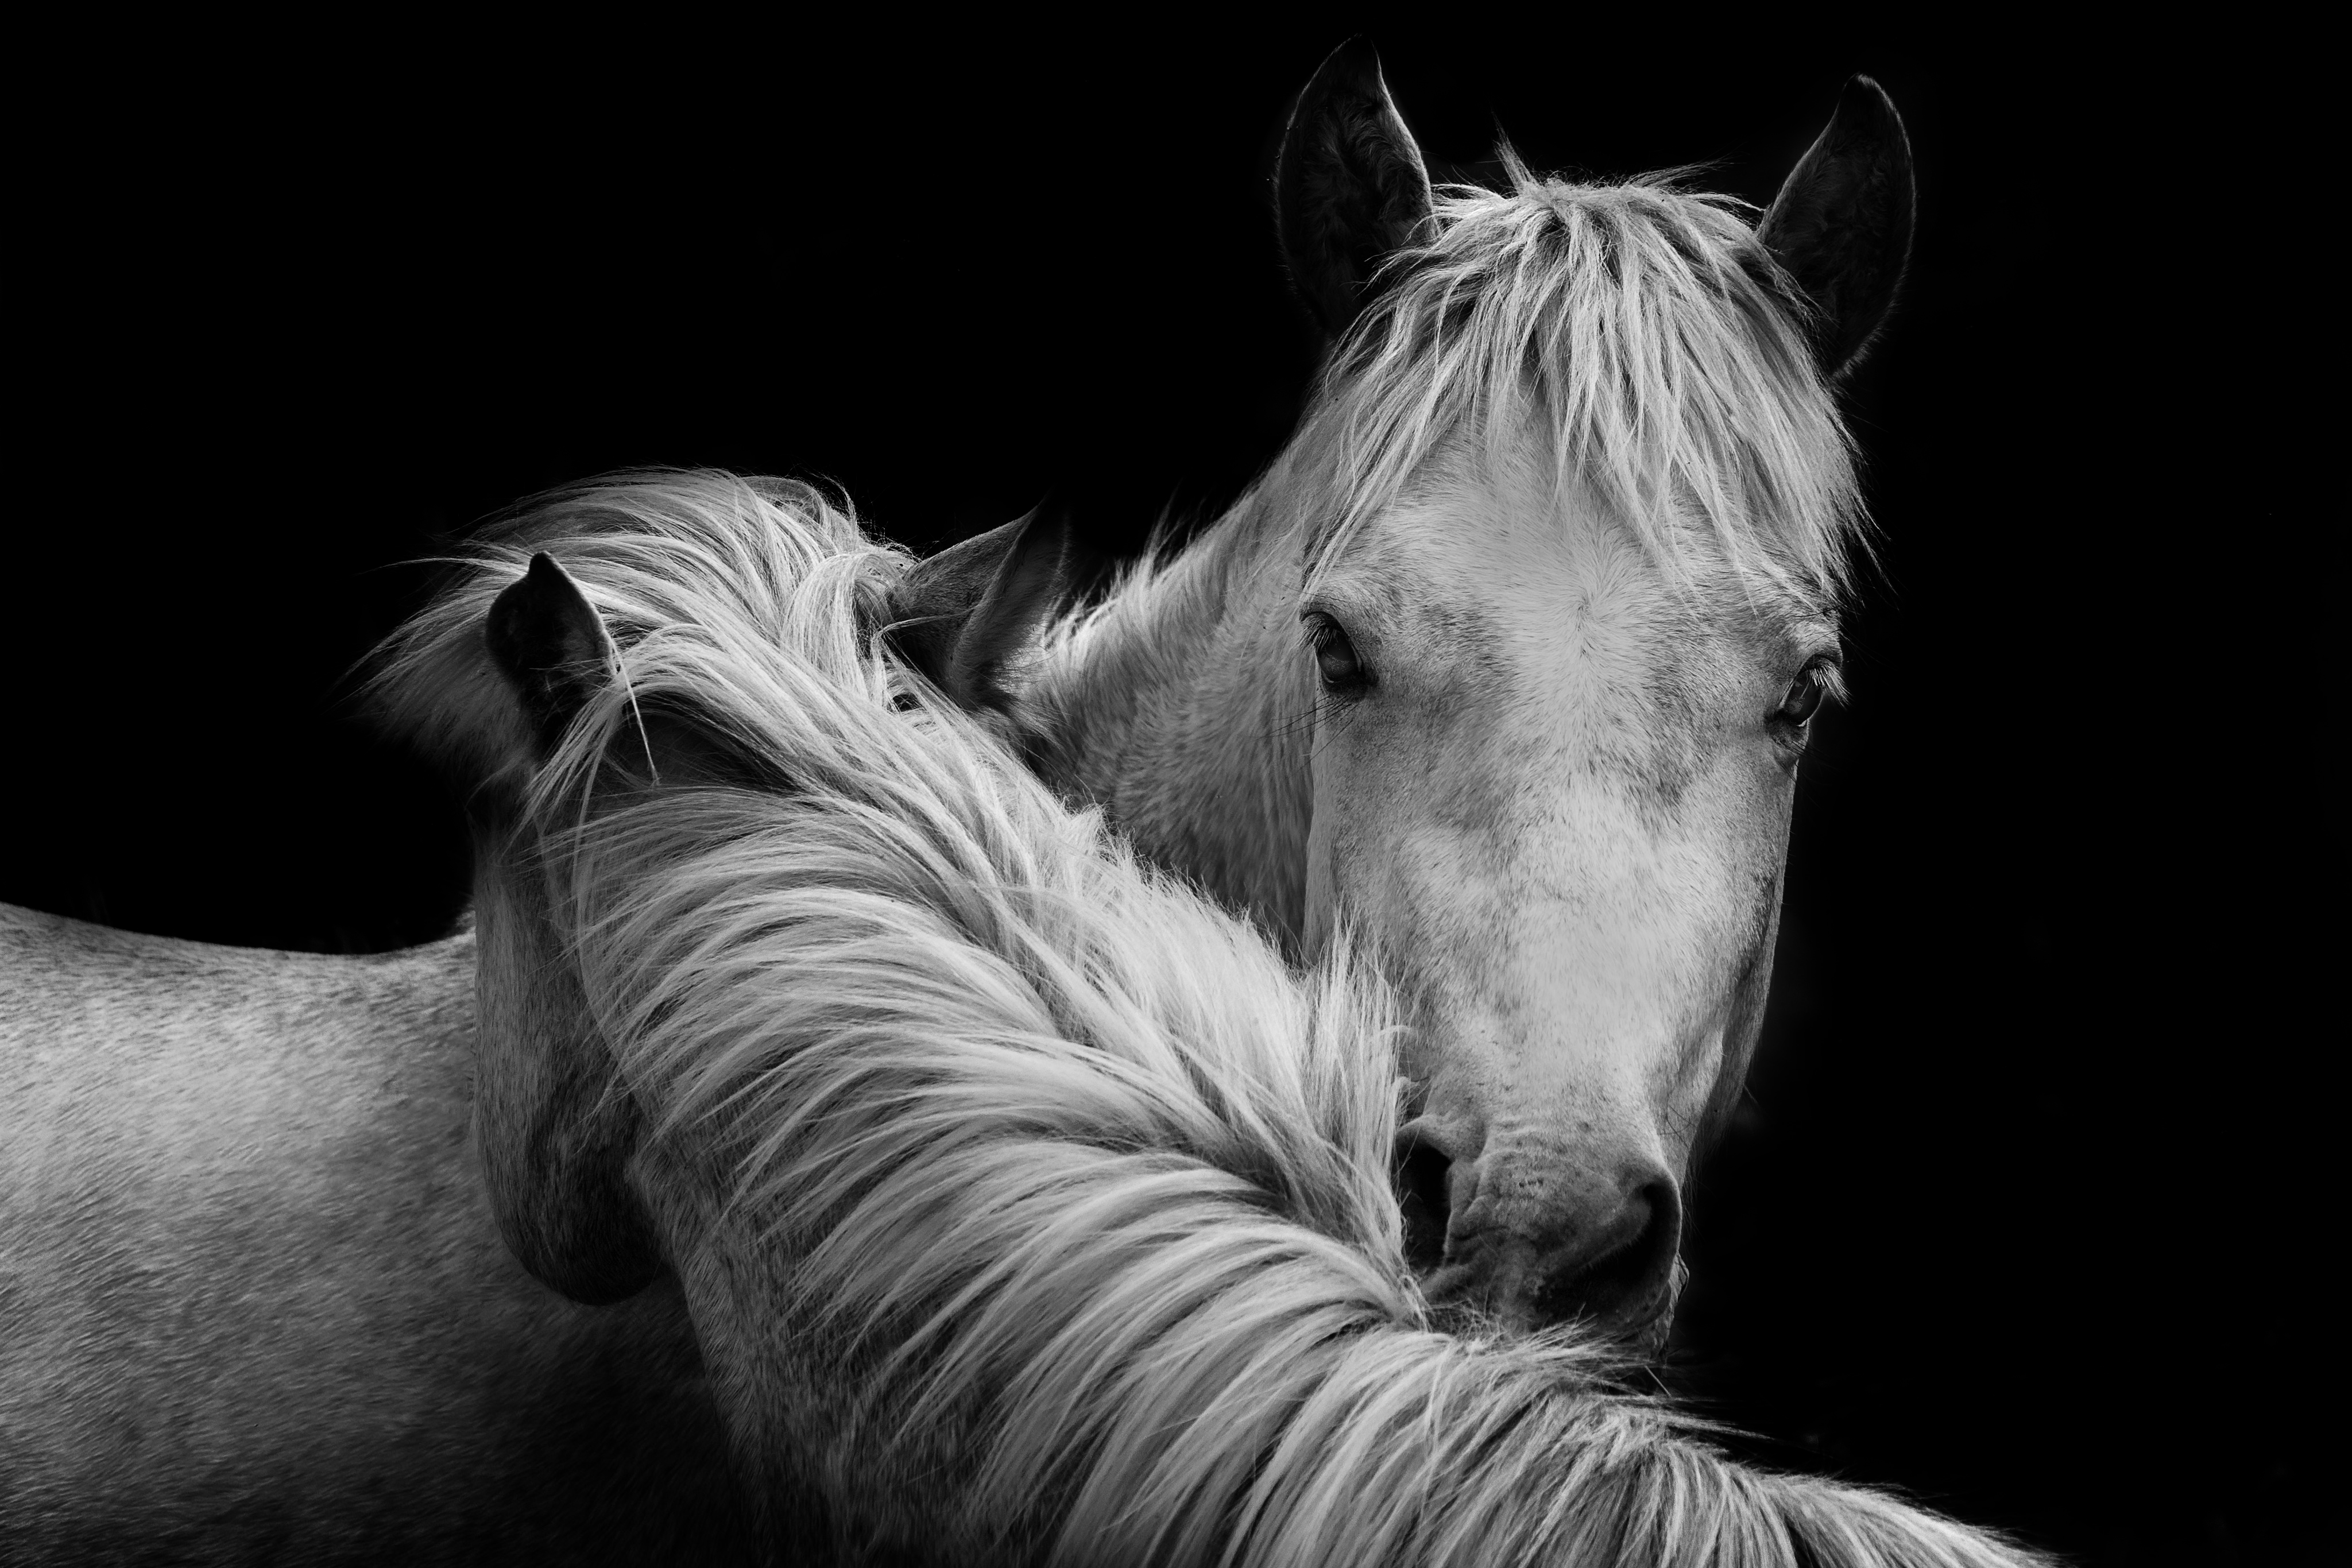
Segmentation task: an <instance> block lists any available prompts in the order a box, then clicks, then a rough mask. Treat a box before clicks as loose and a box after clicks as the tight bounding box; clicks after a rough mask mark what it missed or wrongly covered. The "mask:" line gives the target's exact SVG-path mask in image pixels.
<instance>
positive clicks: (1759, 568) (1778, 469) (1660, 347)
mask: <svg viewBox="0 0 2352 1568" xmlns="http://www.w3.org/2000/svg"><path fill="white" fill-rule="evenodd" d="M1503 156H1504V160H1505V164H1506V167H1507V172H1509V174H1510V176H1511V181H1512V190H1511V191H1510V193H1507V194H1503V193H1496V192H1493V191H1487V190H1484V189H1480V188H1478V187H1475V186H1456V187H1451V188H1448V189H1447V190H1445V191H1444V192H1442V193H1440V195H1439V197H1438V199H1437V202H1436V209H1435V225H1434V233H1433V235H1432V237H1431V238H1430V239H1429V241H1428V243H1427V244H1425V245H1423V246H1419V247H1416V248H1412V249H1409V250H1406V251H1404V252H1402V253H1400V254H1399V255H1398V256H1396V257H1395V258H1394V259H1393V260H1392V261H1391V263H1390V264H1389V275H1390V276H1391V277H1393V279H1394V283H1393V286H1392V287H1390V288H1389V289H1387V290H1386V292H1384V293H1382V294H1381V295H1380V296H1378V297H1377V298H1375V300H1374V301H1373V303H1372V304H1371V305H1370V307H1368V308H1367V309H1366V310H1365V312H1364V314H1363V316H1362V317H1361V318H1360V319H1359V320H1358V321H1357V323H1356V325H1355V327H1354V328H1353V329H1351V330H1350V331H1349V334H1348V336H1347V338H1346V339H1345V340H1343V341H1342V342H1341V343H1340V345H1339V349H1338V350H1337V351H1336V352H1335V353H1334V354H1333V356H1332V359H1331V362H1330V366H1329V368H1328V371H1327V373H1326V378H1325V383H1324V390H1323V392H1322V394H1321V396H1320V397H1319V398H1318V405H1317V410H1316V412H1315V413H1313V414H1311V415H1310V417H1309V424H1308V430H1307V434H1305V435H1304V436H1303V437H1302V440H1303V442H1305V443H1307V444H1314V445H1318V446H1336V447H1337V448H1338V451H1339V459H1338V462H1337V466H1336V472H1337V475H1338V486H1337V490H1338V493H1337V494H1336V495H1335V497H1333V501H1332V505H1331V509H1330V510H1329V511H1328V514H1326V515H1325V516H1323V517H1320V518H1319V519H1318V523H1317V526H1316V528H1315V529H1314V533H1313V537H1312V538H1311V540H1310V545H1311V548H1313V549H1314V550H1315V551H1316V553H1317V554H1318V555H1319V556H1321V557H1323V558H1324V559H1328V554H1329V552H1330V550H1331V549H1332V548H1334V547H1335V546H1336V545H1337V543H1338V542H1339V540H1341V539H1342V538H1345V537H1346V536H1347V535H1348V534H1349V533H1350V532H1351V531H1352V530H1354V529H1355V528H1358V527H1359V526H1360V525H1361V524H1362V522H1363V521H1364V520H1365V519H1366V518H1367V517H1370V516H1371V515H1372V514H1373V513H1374V512H1377V511H1378V510H1379V509H1381V507H1384V506H1386V505H1387V504H1388V503H1389V502H1390V501H1391V500H1392V499H1393V498H1394V497H1396V496H1397V494H1398V493H1399V491H1400V490H1401V489H1402V486H1405V485H1406V484H1407V483H1408V482H1409V481H1410V480H1411V479H1412V476H1413V475H1414V474H1415V473H1416V472H1417V471H1418V470H1419V469H1420V468H1421V467H1422V465H1423V464H1424V463H1425V462H1426V461H1427V460H1428V459H1429V458H1430V456H1431V455H1433V453H1434V452H1436V451H1437V450H1439V449H1440V448H1441V447H1442V446H1444V445H1445V444H1448V443H1449V442H1460V443H1464V444H1469V445H1472V446H1474V447H1475V446H1484V447H1485V448H1486V450H1487V451H1488V452H1490V453H1500V452H1502V451H1504V450H1506V449H1507V448H1508V447H1509V446H1511V445H1512V444H1517V443H1519V442H1523V441H1527V440H1530V439H1531V440H1533V441H1535V442H1537V443H1538V444H1539V446H1540V448H1541V449H1542V450H1544V451H1546V452H1547V453H1548V454H1549V457H1550V458H1551V461H1552V462H1553V464H1554V465H1555V467H1556V470H1557V473H1558V476H1559V480H1560V481H1561V482H1562V483H1563V484H1567V483H1580V484H1581V485H1583V486H1586V487H1587V489H1588V490H1589V492H1590V493H1591V494H1592V495H1594V496H1595V497H1598V498H1599V500H1600V501H1601V504H1603V505H1604V506H1606V507H1609V508H1610V509H1611V510H1612V512H1614V513H1615V514H1616V515H1618V516H1619V517H1622V518H1624V519H1625V520H1626V521H1627V522H1628V523H1629V524H1631V526H1632V527H1633V528H1634V529H1635V530H1636V531H1637V533H1639V534H1640V536H1641V537H1642V538H1643V540H1644V542H1645V543H1647V544H1648V545H1649V546H1650V547H1651V549H1653V550H1654V552H1655V553H1657V554H1658V556H1659V557H1660V559H1663V560H1665V561H1668V562H1672V561H1675V559H1678V558H1679V557H1680V556H1682V555H1683V554H1684V553H1685V552H1684V551H1683V550H1681V549H1679V548H1678V547H1677V543H1676V540H1675V532H1674V528H1675V517H1676V514H1677V513H1681V514H1684V515H1688V514H1693V513H1695V514H1696V519H1697V520H1698V521H1699V522H1700V524H1701V526H1702V527H1704V528H1706V529H1708V530H1710V531H1711V532H1712V533H1713V534H1714V536H1715V537H1716V538H1717V540H1718V541H1719V543H1720V544H1721V546H1722V547H1723V549H1725V550H1726V552H1727V555H1728V556H1729V558H1730V559H1731V562H1732V563H1733V564H1734V565H1735V567H1737V568H1738V569H1739V570H1742V571H1743V572H1745V573H1750V574H1757V575H1760V576H1761V577H1763V578H1765V579H1767V580H1770V581H1772V582H1774V583H1776V584H1780V585H1781V586H1783V587H1785V588H1790V589H1794V590H1797V591H1801V592H1802V593H1804V594H1805V595H1806V596H1807V597H1809V598H1813V599H1816V600H1822V599H1826V598H1828V597H1830V596H1832V595H1834V593H1835V592H1836V591H1838V590H1839V589H1840V588H1841V587H1842V586H1843V582H1844V580H1845V578H1846V574H1847V568H1848V558H1849V553H1850V546H1851V544H1852V542H1853V539H1854V538H1856V537H1857V533H1858V530H1859V528H1860V527H1861V523H1862V516H1863V514H1862V507H1861V501H1860V497H1859V492H1858V490H1857V486H1856V483H1855V476H1854V467H1853V448H1852V443H1851V442H1850V440H1849V439H1848V437H1847V435H1846V433H1845V430H1844V427H1843V424H1842V423H1841V422H1840V421H1839V419H1838V415H1837V411H1836V408H1835V406H1834V404H1833V402H1832V398H1831V395H1830V391H1829V388H1828V386H1827V384H1826V383H1825V382H1824V381H1823V379H1822V375H1821V372H1820V371H1819V370H1818V369H1817V368H1816V367H1815V364H1814V361H1813V358H1812V355H1811V351H1810V350H1809V349H1808V347H1807V344H1806V341H1805V337H1804V332H1803V326H1804V323H1805V320H1806V319H1807V318H1808V316H1809V314H1810V310H1811V308H1810V307H1809V306H1808V305H1807V304H1806V302H1805V300H1804V298H1803V296H1802V295H1801V293H1800V292H1799V291H1798V290H1797V288H1796V287H1795V286H1794V285H1793V284H1791V283H1790V281H1789V279H1788V278H1787V277H1786V276H1785V275H1784V274H1783V273H1782V272H1781V270H1780V267H1779V266H1778V265H1777V264H1776V263H1775V262H1774V261H1773V260H1772V258H1771V257H1770V256H1769V254H1767V253H1766V251H1765V250H1764V249H1763V247H1762V246H1759V245H1758V244H1757V243H1756V240H1755V237H1754V235H1752V234H1751V233H1750V232H1749V231H1748V226H1747V225H1746V224H1744V223H1742V222H1741V221H1740V220H1739V218H1738V216H1737V215H1735V209H1736V208H1737V207H1738V203H1737V202H1735V201H1734V200H1733V199H1731V198H1729V197H1726V196H1717V195H1702V194H1694V193H1686V192H1683V191H1679V190H1676V189H1675V188H1674V186H1673V184H1672V183H1671V176H1664V175H1659V176H1651V177H1649V178H1647V179H1644V180H1642V181H1637V182H1635V183H1631V184H1624V185H1613V186H1605V185H1580V184H1572V183H1568V182H1566V181H1562V180H1555V179H1542V178H1538V177H1537V176H1536V175H1534V174H1531V173H1529V172H1528V170H1527V168H1526V167H1525V166H1524V165H1523V164H1521V163H1520V162H1518V160H1517V157H1516V156H1514V155H1513V154H1512V153H1511V152H1510V151H1509V149H1508V148H1506V149H1504V152H1503Z"/></svg>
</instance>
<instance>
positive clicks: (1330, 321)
mask: <svg viewBox="0 0 2352 1568" xmlns="http://www.w3.org/2000/svg"><path fill="white" fill-rule="evenodd" d="M1431 210H1432V208H1431V201H1430V194H1429V170H1428V168H1427V167H1426V166H1425V165H1424V164H1423V162H1422V161H1421V149H1420V148H1419V147H1418V146H1416V145H1414V143H1413V140H1412V131H1408V130H1406V129H1405V124H1404V117H1403V116H1402V115H1401V114H1399V113H1398V112H1397V110H1396V105H1395V104H1394V103H1392V102H1391V101H1390V99H1389V89H1388V85H1387V84H1386V83H1385V82H1383V81H1382V80H1381V59H1380V56H1379V55H1377V54H1375V53H1374V52H1373V50H1372V47H1371V45H1370V43H1368V42H1366V41H1365V40H1364V39H1362V38H1350V39H1349V40H1348V41H1347V42H1346V43H1344V44H1342V45H1340V46H1339V47H1338V48H1336V49H1334V50H1332V51H1331V55H1330V57H1329V58H1328V59H1326V60H1325V61H1324V62H1323V64H1322V66H1321V67H1320V68H1318V69H1317V71H1316V72H1315V76H1314V78H1313V79H1312V80H1310V81H1309V82H1308V83H1307V90H1306V91H1304V92H1302V93H1300V94H1299V95H1298V102H1297V106H1296V107H1295V108H1293V109H1292V110H1291V111H1290V125H1289V127H1288V129H1287V130H1286V131H1284V132H1283V135H1282V151H1281V152H1279V153H1277V154H1276V159H1275V165H1274V216H1275V226H1276V231H1277V232H1278V233H1279V235H1281V239H1282V258H1283V260H1284V261H1285V262H1286V264H1287V265H1288V266H1289V267H1290V280H1291V283H1292V284H1293V286H1294V287H1297V290H1298V294H1299V298H1302V299H1304V300H1305V301H1306V302H1307V308H1308V309H1309V310H1312V311H1313V312H1314V313H1315V318H1316V319H1317V320H1318V322H1320V323H1321V325H1322V328H1323V330H1324V331H1325V333H1327V334H1328V335H1329V336H1331V337H1334V338H1337V337H1338V336H1339V334H1340V333H1342V332H1344V331H1346V330H1347V329H1348V328H1349V325H1350V324H1351V323H1352V322H1353V321H1354V320H1355V319H1356V313H1357V312H1358V311H1359V310H1360V309H1361V308H1363V304H1364V287H1365V285H1366V284H1368V283H1370V281H1371V278H1372V275H1373V273H1375V272H1377V271H1378V270H1379V269H1380V265H1381V262H1382V261H1383V260H1385V259H1387V257H1388V256H1390V255H1391V253H1393V252H1395V251H1397V250H1400V249H1402V248H1403V247H1404V246H1409V245H1412V244H1413V243H1415V242H1416V241H1418V240H1421V239H1423V238H1424V237H1426V235H1427V234H1428V231H1429V225H1430V214H1431Z"/></svg>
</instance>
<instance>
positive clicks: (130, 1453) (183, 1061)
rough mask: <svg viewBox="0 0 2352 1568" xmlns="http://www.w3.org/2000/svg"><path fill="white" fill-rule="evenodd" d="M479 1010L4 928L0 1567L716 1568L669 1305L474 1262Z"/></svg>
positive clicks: (381, 978)
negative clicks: (572, 1296) (462, 1567)
mask: <svg viewBox="0 0 2352 1568" xmlns="http://www.w3.org/2000/svg"><path fill="white" fill-rule="evenodd" d="M473 986H474V950H473V937H472V935H471V933H470V932H467V933H463V934H461V935H459V936H455V937H452V938H450V939H448V940H446V941H443V942H438V943H433V944H430V945H427V946H422V947H417V948H413V949H409V950H407V951H404V952H400V953H393V954H386V955H382V956H365V957H338V956H322V955H316V954H300V953H284V952H274V951H268V950H263V949H247V948H230V947H217V946H207V945H205V944H200V943H193V942H183V941H175V940H172V939H168V938H162V937H152V936H138V935H134V934H131V933H126V932H120V931H113V930H109V929H107V928H104V927H100V926H94V925H86V924H84V923H82V922H79V921H74V920H68V919H65V918H63V917H60V916H55V915H40V914H36V913H33V912H30V911H25V910H17V909H13V908H8V907H6V906H0V1084H5V1093H0V1542H5V1543H6V1544H7V1546H8V1550H7V1551H6V1552H0V1555H6V1556H9V1557H10V1558H11V1559H12V1560H16V1561H31V1562H39V1561H60V1562H61V1561H68V1560H86V1559H88V1558H90V1557H98V1558H103V1559H112V1560H116V1561H175V1562H191V1561H193V1562H211V1561H221V1562H229V1561H235V1562H257V1561H269V1560H280V1561H305V1562H313V1561H338V1562H351V1561H369V1560H377V1559H382V1560H392V1559H395V1558H397V1559H399V1560H402V1561H405V1562H425V1563H442V1562H468V1561H497V1560H503V1559H506V1558H509V1557H512V1556H516V1555H523V1556H527V1557H529V1558H530V1559H531V1560H534V1561H545V1562H583V1563H608V1562H636V1561H647V1562H650V1561H661V1560H670V1559H673V1558H683V1559H686V1560H692V1561H711V1560H730V1559H732V1558H735V1557H736V1556H738V1555H739V1554H740V1521H738V1519H737V1516H736V1510H735V1504H734V1500H733V1489H732V1487H731V1485H730V1482H729V1480H728V1478H727V1474H726V1464H725V1459H724V1448H723V1443H722V1440H721V1437H720V1435H719V1430H718V1427H717V1424H716V1418H715V1416H714V1415H713V1413H712V1409H711V1406H710V1400H709V1393H708V1389H707V1386H706V1385H705V1383H704V1379H703V1374H702V1370H701V1365H700V1362H699V1358H698V1355H697V1354H696V1352H695V1349H694V1344H693V1339H692V1334H691V1330H690V1327H689V1326H688V1322H687V1320H686V1317H685V1312H684V1309H683V1306H682V1304H681V1302H680V1301H679V1298H678V1296H677V1291H676V1288H675V1286H674V1284H667V1283H666V1284H664V1285H663V1286H660V1287H656V1289H655V1290H653V1291H647V1292H646V1293H644V1294H643V1295H640V1296H639V1297H637V1298H635V1300H633V1301H628V1302H625V1303H623V1304H620V1305H617V1306H614V1307H610V1308H601V1309H598V1308H585V1307H580V1306H577V1305H575V1304H573V1303H572V1302H569V1301H563V1300H562V1298H560V1297H557V1296H556V1295H554V1294H553V1293H552V1292H551V1291H547V1290H545V1289H544V1288H542V1287H541V1286H540V1285H539V1284H538V1283H537V1282H536V1281H532V1280H531V1279H530V1277H529V1276H528V1275H526V1274H525V1273H524V1272H523V1271H522V1270H521V1269H520V1267H519V1266H518V1265H517V1264H515V1263H514V1261H513V1260H512V1259H511V1258H510V1257H509V1255H508V1254H507V1252H506V1250H505V1248H504V1247H503V1245H502V1244H501V1243H500V1241H499V1236H498V1231H497V1228H496V1225H495V1223H494V1221H493V1219H492V1218H491V1216H490V1213H489V1210H488V1206H487V1203H486V1202H485V1200H484V1197H483V1194H482V1187H481V1181H480V1178H479V1176H478V1158H477V1155H476V1151H475V1148H474V1146H473V1144H472V1139H471V1134H470V1119H471V1103H472V1095H471V1082H470V1074H471V1070H472V1050H473V1038H472V1037H473V1029H474V997H473Z"/></svg>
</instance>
